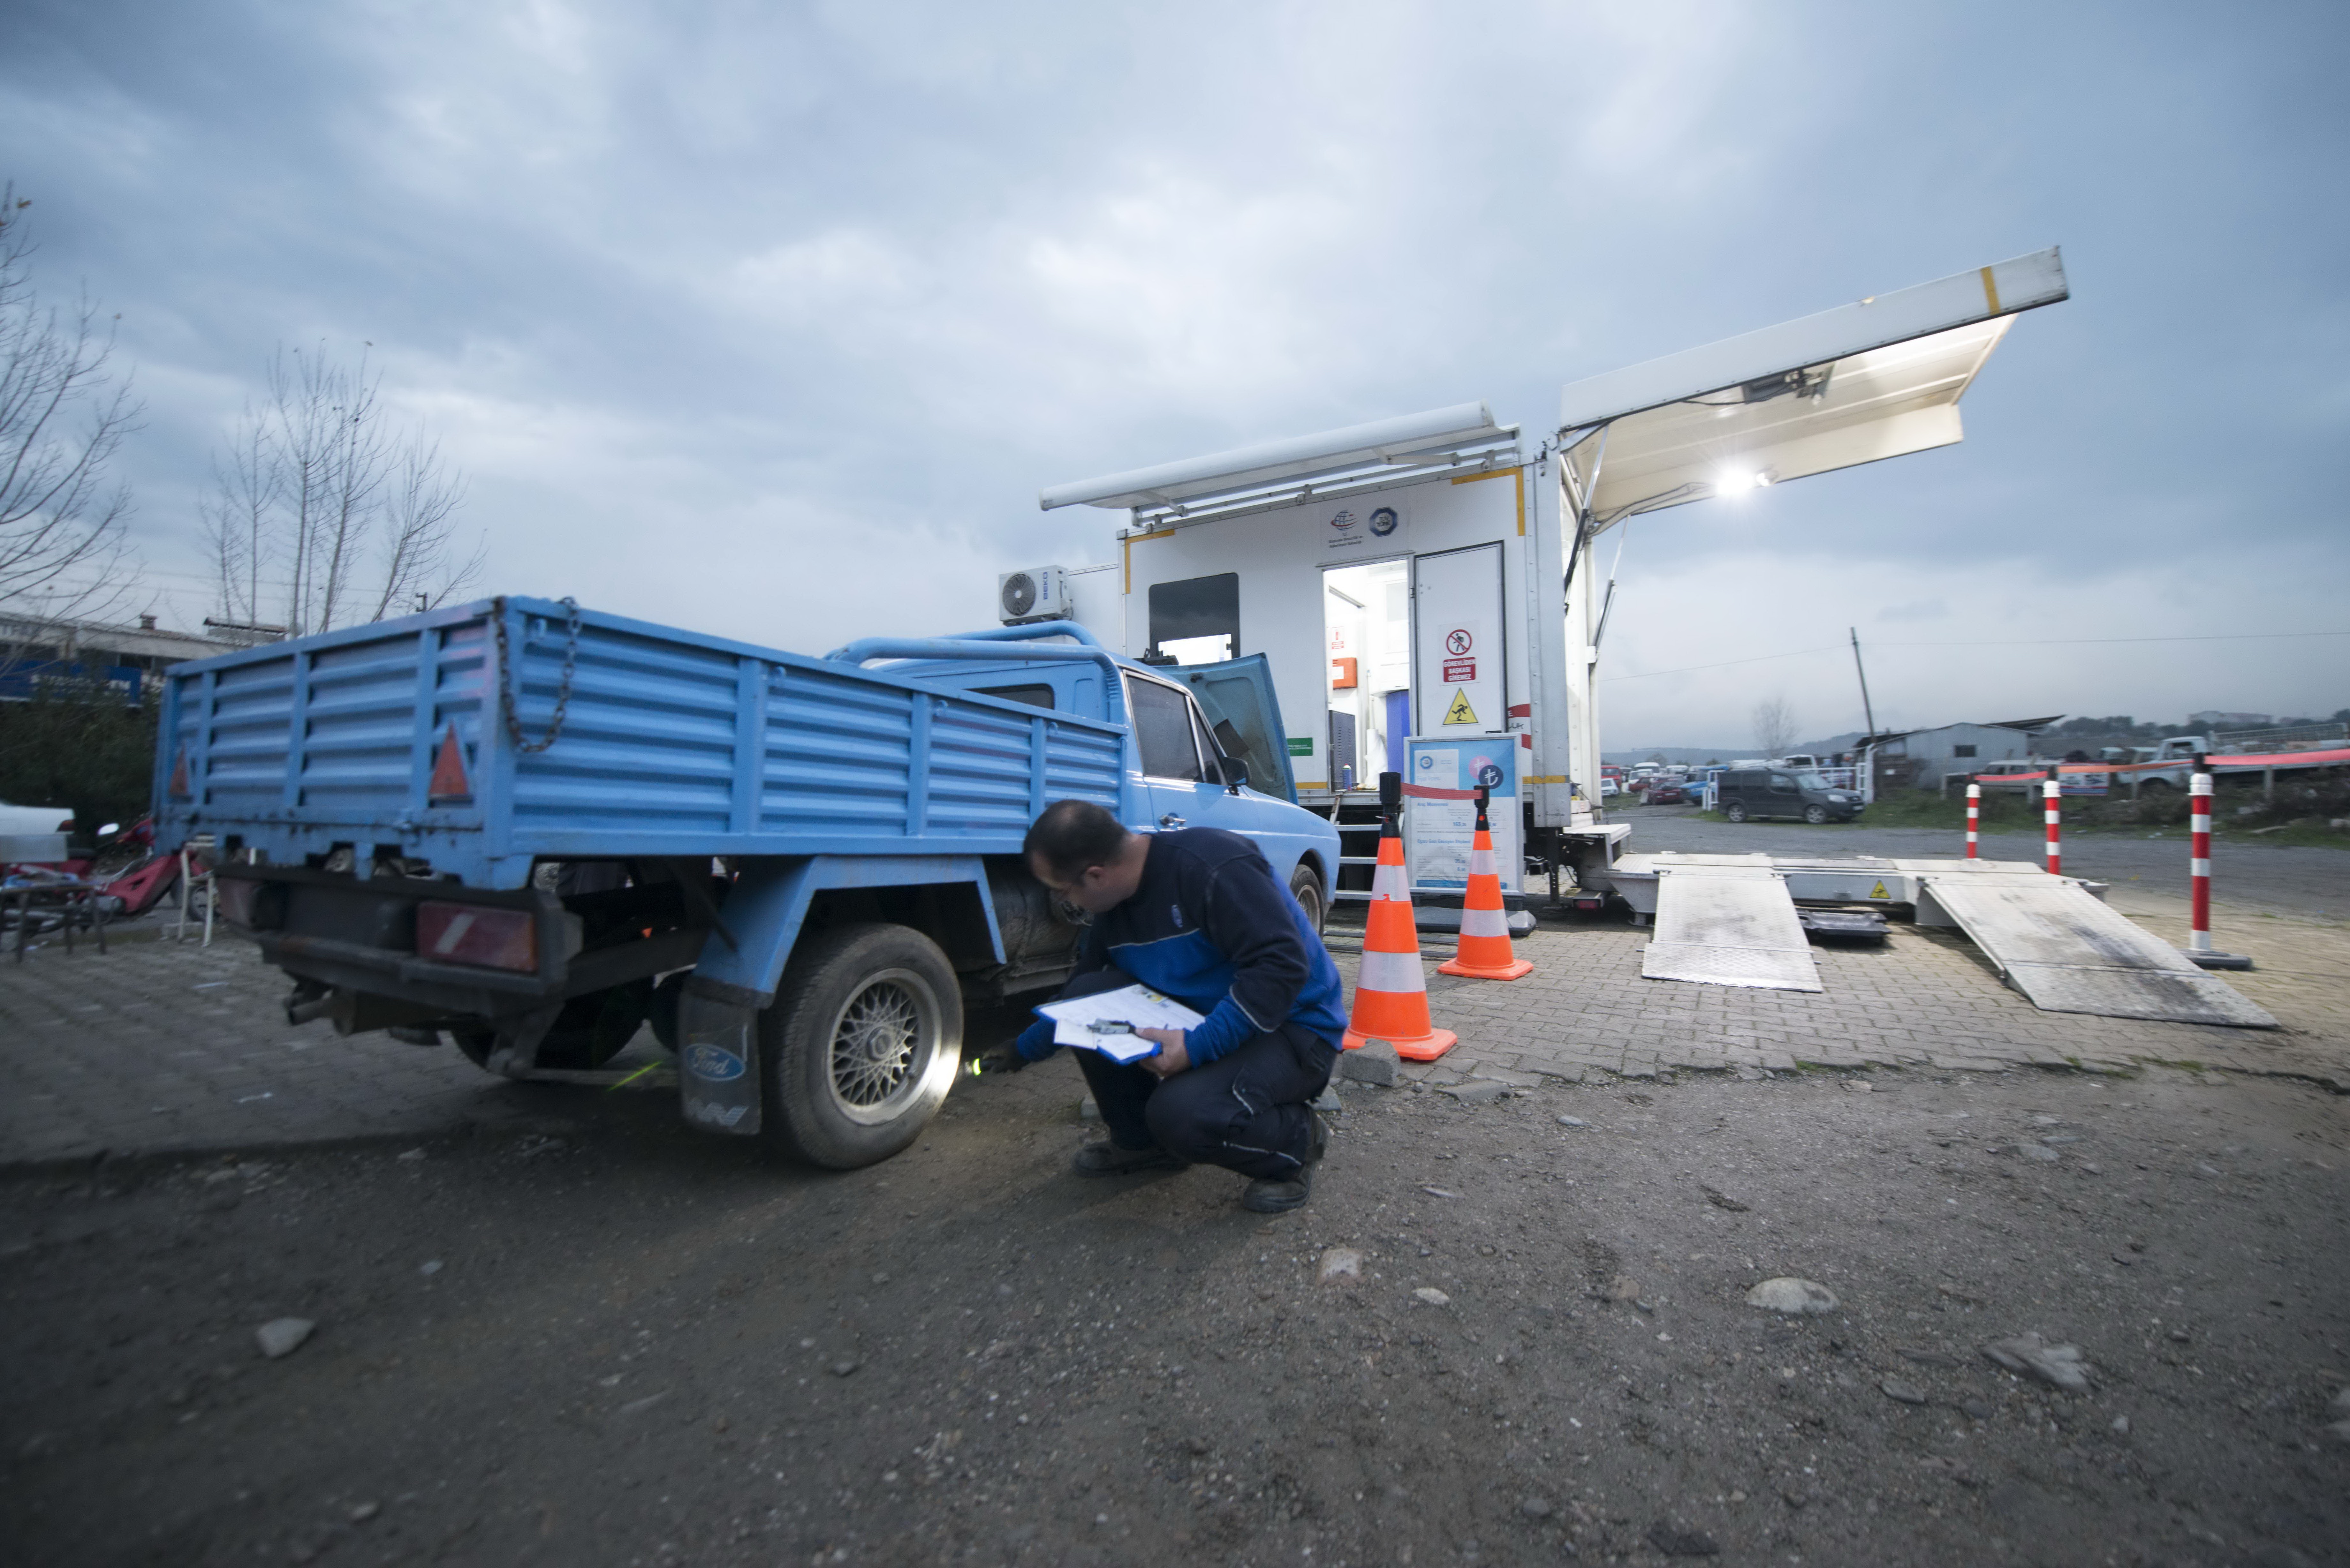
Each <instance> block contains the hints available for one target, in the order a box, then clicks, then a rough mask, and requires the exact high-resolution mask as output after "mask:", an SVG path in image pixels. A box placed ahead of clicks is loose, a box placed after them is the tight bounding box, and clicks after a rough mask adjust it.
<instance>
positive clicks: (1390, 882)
mask: <svg viewBox="0 0 2350 1568" xmlns="http://www.w3.org/2000/svg"><path fill="white" fill-rule="evenodd" d="M1371 897H1372V898H1393V899H1394V900H1396V902H1398V903H1399V904H1401V903H1409V902H1410V900H1411V883H1410V881H1409V874H1408V873H1407V872H1406V871H1405V870H1404V868H1403V867H1400V866H1378V867H1372V869H1371Z"/></svg>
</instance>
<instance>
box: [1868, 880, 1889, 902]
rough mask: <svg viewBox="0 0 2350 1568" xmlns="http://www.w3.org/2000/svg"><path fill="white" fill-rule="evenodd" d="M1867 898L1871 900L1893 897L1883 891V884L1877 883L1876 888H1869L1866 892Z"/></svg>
mask: <svg viewBox="0 0 2350 1568" xmlns="http://www.w3.org/2000/svg"><path fill="white" fill-rule="evenodd" d="M1868 896H1869V897H1870V898H1891V897H1893V895H1892V894H1890V893H1888V892H1887V891H1886V890H1885V884H1884V883H1882V882H1879V883H1878V884H1877V886H1876V887H1874V888H1870V889H1869V890H1868Z"/></svg>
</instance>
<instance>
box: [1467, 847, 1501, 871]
mask: <svg viewBox="0 0 2350 1568" xmlns="http://www.w3.org/2000/svg"><path fill="white" fill-rule="evenodd" d="M1501 874H1502V868H1501V867H1499V866H1496V865H1494V864H1493V852H1492V850H1490V849H1471V851H1470V852H1469V875H1471V877H1499V876H1500V875H1501Z"/></svg>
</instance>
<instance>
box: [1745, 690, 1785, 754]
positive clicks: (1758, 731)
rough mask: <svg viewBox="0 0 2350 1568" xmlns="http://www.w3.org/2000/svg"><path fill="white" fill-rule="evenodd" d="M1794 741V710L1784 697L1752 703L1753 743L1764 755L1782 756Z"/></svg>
mask: <svg viewBox="0 0 2350 1568" xmlns="http://www.w3.org/2000/svg"><path fill="white" fill-rule="evenodd" d="M1794 742H1795V711H1794V709H1792V708H1790V707H1788V706H1787V700H1786V699H1785V698H1784V697H1773V698H1771V699H1770V700H1769V701H1763V702H1757V703H1756V704H1754V744H1755V745H1756V746H1757V747H1759V748H1761V750H1762V753H1763V755H1764V756H1765V757H1783V756H1785V755H1786V754H1787V748H1788V747H1789V746H1791V745H1793V744H1794Z"/></svg>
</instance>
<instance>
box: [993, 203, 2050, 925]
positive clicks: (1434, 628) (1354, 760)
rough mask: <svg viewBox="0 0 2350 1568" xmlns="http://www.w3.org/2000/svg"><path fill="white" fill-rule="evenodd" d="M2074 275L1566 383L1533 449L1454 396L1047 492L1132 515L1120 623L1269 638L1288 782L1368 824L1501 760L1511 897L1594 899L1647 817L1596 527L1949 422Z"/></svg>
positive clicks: (1139, 633) (1965, 285)
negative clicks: (1628, 758) (1618, 692)
mask: <svg viewBox="0 0 2350 1568" xmlns="http://www.w3.org/2000/svg"><path fill="white" fill-rule="evenodd" d="M2065 297H2066V287H2065V282H2064V266H2063V264H2062V261H2061V259H2060V257H2059V255H2058V254H2057V252H2056V251H2055V250H2054V249H2053V248H2052V249H2049V250H2045V251H2042V252H2038V253H2036V254H2031V255H2025V256H2020V257H2017V258H2015V259H2014V260H2012V261H2006V262H2001V263H1998V264H1996V265H1991V266H1986V267H1981V268H1977V269H1975V270H1972V271H1969V272H1963V273H1959V274H1956V275H1952V276H1950V277H1946V278H1943V279H1941V280H1939V282H1935V283H1929V284H1923V285H1920V286H1917V287H1913V288H1908V289H1903V290H1901V291H1899V292H1898V293H1894V294H1887V295H1879V296H1870V297H1868V298H1866V299H1863V300H1860V301H1858V302H1856V303H1854V304H1851V305H1846V306H1839V307H1838V308H1836V309H1834V310H1829V311H1825V312H1823V313H1821V314H1819V315H1816V316H1810V317H1804V318H1802V319H1800V320H1796V321H1793V322H1788V323H1785V324H1783V325H1782V326H1779V327H1770V328H1767V329H1765V330H1763V331H1760V332H1753V333H1749V334H1747V335H1745V336H1744V337H1734V338H1731V339H1729V340H1727V341H1724V342H1721V343H1716V344H1713V345H1711V346H1710V347H1707V348H1696V349H1691V350H1689V351H1688V352H1685V353H1681V354H1676V355H1671V356H1669V357H1667V358H1661V359H1655V360H1650V361H1648V362H1647V363H1645V364H1641V365H1635V366H1633V367H1630V368H1629V369H1623V370H1617V371H1615V372H1613V373H1610V374H1608V375H1604V376H1598V377H1595V378H1592V379H1587V380H1583V381H1577V382H1575V383H1574V384H1572V385H1570V386H1568V387H1567V388H1566V389H1565V393H1564V395H1563V398H1562V400H1561V405H1560V410H1559V415H1558V421H1557V424H1556V426H1555V429H1554V430H1553V431H1552V433H1551V434H1550V435H1549V436H1547V437H1546V438H1544V439H1543V440H1541V441H1539V442H1538V443H1536V444H1534V446H1533V448H1532V450H1531V451H1530V450H1529V449H1528V445H1527V442H1526V441H1525V439H1524V438H1523V437H1522V434H1521V431H1520V427H1518V426H1517V425H1504V424H1501V423H1499V422H1497V421H1495V420H1494V418H1493V416H1492V411H1491V410H1490V409H1489V408H1488V407H1487V406H1486V405H1485V404H1483V403H1482V402H1479V403H1463V404H1460V405H1457V406H1454V407H1451V408H1445V409H1438V410H1430V411H1429V412H1427V413H1422V414H1415V415H1410V416H1407V417H1404V418H1399V419H1394V420H1387V421H1378V422H1375V423H1370V424H1363V425H1356V426H1352V427H1349V428H1347V429H1345V430H1339V431H1329V432H1327V433H1325V434H1322V435H1317V436H1306V437H1301V438H1297V439H1294V440H1289V441H1274V442H1268V443H1266V444H1263V445H1260V446H1254V447H1249V448H1244V449H1243V450H1240V451H1236V452H1221V453H1217V454H1214V455H1212V456H1208V457H1201V458H1193V459H1190V460H1187V461H1184V462H1170V463H1164V464H1161V465H1159V466H1157V467H1152V468H1146V469H1139V470H1135V471H1132V472H1124V473H1115V474H1109V475H1106V476H1104V477H1102V478H1098V479H1093V480H1086V481H1080V482H1077V483H1067V484H1057V485H1054V486H1052V487H1051V488H1049V489H1047V490H1045V492H1044V493H1042V495H1041V496H1040V497H1039V501H1040V504H1042V505H1043V506H1044V507H1045V509H1047V510H1050V509H1053V508H1055V507H1061V506H1072V505H1090V506H1099V507H1106V508H1118V509H1122V510H1124V511H1126V512H1127V514H1128V518H1127V524H1126V525H1125V526H1124V527H1122V528H1120V529H1119V530H1118V535H1117V540H1118V558H1117V560H1116V562H1115V563H1113V566H1114V574H1115V578H1116V592H1115V594H1114V595H1113V594H1111V593H1107V592H1105V591H1104V588H1105V587H1106V586H1107V585H1105V584H1104V583H1103V581H1102V578H1103V577H1104V576H1107V575H1108V574H1102V573H1099V572H1098V569H1088V570H1087V572H1086V573H1085V574H1084V578H1083V581H1084V585H1085V588H1086V590H1087V592H1086V593H1085V595H1084V597H1086V598H1087V599H1088V600H1089V601H1091V602H1090V603H1088V604H1087V605H1085V606H1083V607H1076V608H1075V610H1074V613H1076V615H1077V617H1078V618H1080V619H1083V620H1085V621H1086V622H1087V624H1088V625H1089V626H1091V627H1092V628H1093V629H1094V630H1095V631H1096V632H1097V635H1099V636H1100V637H1102V639H1104V640H1105V641H1106V642H1107V643H1109V644H1110V646H1112V647H1115V648H1118V649H1120V650H1122V651H1124V652H1125V653H1127V654H1128V656H1129V657H1132V658H1136V659H1141V660H1145V661H1149V662H1165V663H1172V664H1178V665H1181V666H1184V667H1185V669H1184V670H1182V671H1180V673H1181V674H1183V675H1185V676H1186V678H1190V677H1191V670H1193V669H1194V668H1196V667H1201V666H1213V665H1215V664H1217V663H1219V662H1220V661H1222V660H1225V659H1232V658H1235V657H1239V656H1243V655H1262V656H1263V658H1264V659H1265V660H1266V661H1267V663H1268V664H1269V666H1270V669H1271V672H1272V677H1273V684H1274V690H1275V692H1276V694H1277V697H1278V701H1279V708H1280V711H1281V712H1283V713H1284V714H1285V715H1287V716H1288V718H1289V724H1288V732H1287V733H1286V735H1284V737H1283V739H1284V742H1285V743H1286V750H1287V752H1288V754H1289V758H1290V761H1291V766H1292V769H1293V772H1294V774H1295V783H1296V798H1297V800H1298V801H1299V803H1300V804H1302V805H1307V806H1309V807H1311V808H1312V809H1314V810H1315V811H1318V812H1321V813H1323V814H1325V815H1330V816H1332V817H1333V818H1334V819H1336V820H1339V821H1341V822H1351V821H1352V820H1353V819H1354V818H1355V817H1357V816H1361V817H1363V818H1365V819H1366V820H1367V817H1368V815H1369V814H1368V813H1367V811H1366V810H1364V809H1363V807H1364V806H1365V805H1366V804H1367V802H1368V801H1369V799H1370V798H1371V797H1370V791H1371V790H1372V788H1373V786H1375V785H1376V783H1377V779H1378V774H1379V773H1381V772H1382V771H1388V770H1393V771H1396V772H1400V773H1402V774H1404V775H1405V779H1406V788H1407V791H1408V792H1409V793H1411V794H1415V795H1417V796H1419V798H1420V799H1421V800H1422V801H1426V802H1451V803H1455V805H1454V806H1453V809H1455V810H1458V809H1459V806H1458V804H1457V803H1459V802H1460V801H1461V799H1463V797H1465V796H1466V795H1468V794H1470V793H1471V792H1472V791H1473V789H1474V787H1475V786H1476V785H1477V784H1480V783H1484V784H1488V785H1489V786H1490V787H1492V789H1493V793H1494V795H1495V798H1496V799H1497V801H1503V802H1508V803H1511V805H1513V806H1514V810H1512V809H1510V806H1508V805H1505V806H1504V808H1503V812H1502V813H1496V814H1495V815H1496V818H1497V820H1496V823H1495V826H1496V827H1497V828H1501V827H1502V826H1503V820H1504V819H1505V817H1504V814H1506V820H1508V821H1510V822H1512V823H1513V825H1514V826H1515V828H1516V830H1517V832H1516V835H1515V837H1516V839H1517V845H1516V847H1517V848H1518V849H1519V850H1520V851H1522V853H1521V854H1517V855H1513V854H1511V853H1509V850H1510V848H1511V846H1510V845H1507V844H1503V843H1500V842H1499V841H1498V840H1497V847H1500V848H1502V849H1503V851H1504V853H1503V855H1502V856H1501V857H1500V858H1501V859H1502V861H1503V872H1504V876H1505V877H1506V878H1507V880H1506V881H1505V884H1504V885H1505V888H1508V889H1509V890H1510V891H1512V892H1513V893H1517V892H1521V891H1522V889H1523V880H1522V877H1521V876H1520V872H1521V867H1533V868H1535V869H1538V870H1543V871H1547V872H1548V874H1549V875H1550V877H1552V879H1553V880H1554V881H1555V879H1556V878H1557V877H1559V876H1560V874H1561V873H1565V875H1567V876H1569V877H1572V878H1573V880H1574V882H1575V885H1576V886H1578V887H1580V888H1585V889H1586V890H1592V891H1601V892H1605V891H1607V890H1609V889H1610V887H1611V884H1610V881H1609V876H1608V873H1609V868H1610V867H1612V866H1613V865H1614V864H1615V863H1616V861H1617V858H1618V857H1619V855H1620V853H1621V852H1622V849H1623V846H1624V843H1625V840H1626V838H1627V836H1628V835H1629V832H1630V826H1629V824H1627V823H1622V822H1610V821H1608V820H1607V815H1606V813H1605V812H1604V810H1603V809H1602V807H1601V780H1600V748H1599V724H1600V720H1599V705H1598V694H1597V689H1596V684H1595V681H1596V671H1597V668H1598V662H1599V649H1600V643H1601V639H1602V634H1603V632H1604V630H1605V628H1606V623H1607V589H1608V587H1612V585H1608V584H1603V583H1602V581H1601V580H1600V576H1599V570H1598V559H1597V558H1598V549H1599V545H1600V543H1601V536H1602V535H1605V534H1606V533H1607V530H1608V529H1610V528H1612V527H1615V526H1617V524H1621V523H1623V522H1624V521H1626V520H1627V519H1628V518H1630V517H1633V516H1636V515H1638V514H1641V513H1644V512H1654V511H1659V510H1662V509H1664V508H1666V507H1670V506H1677V505H1680V504H1684V503H1686V502H1690V501H1700V500H1705V499H1708V498H1710V497H1717V496H1726V495H1732V494H1736V493H1740V492H1742V491H1747V490H1751V489H1752V488H1754V487H1756V486H1761V485H1768V484H1774V483H1783V482H1785V481H1787V480H1791V479H1800V478H1803V477H1804V476H1806V475H1809V474H1814V473H1825V472H1830V471H1832V470H1835V469H1839V468H1846V467H1850V466H1853V465H1854V464H1857V463H1863V462H1876V461H1877V460H1878V459H1881V458H1887V457H1897V456H1900V455H1902V454H1904V453H1907V452H1922V451H1926V450H1929V449H1930V448H1933V447H1939V446H1947V445H1950V444H1951V443H1954V442H1956V441H1959V440H1960V435H1961V429H1960V420H1959V410H1958V403H1959V399H1960V396H1961V395H1962V394H1963V393H1964V392H1965V391H1966V389H1967V388H1968V387H1969V386H1970V384H1971V383H1972V381H1973V379H1974V377H1975V375H1976V373H1977V372H1978V371H1979V370H1980V369H1981V368H1982V365H1983V363H1984V361H1985V359H1986V358H1988V357H1989V355H1990V353H1991V350H1992V348H1995V347H1997V346H1998V343H1999V341H2000V339H2001V338H2002V337H2004V336H2005V334H2006V332H2007V330H2008V327H2010V326H2011V325H2012V321H2013V319H2014V317H2016V316H2017V315H2018V314H2020V313H2021V312H2022V311H2025V310H2030V309H2033V308H2035V307H2037V306H2043V305H2050V304H2054V303H2055V302H2056V301H2059V300H2062V299H2064V298H2065ZM1057 570H1058V569H1057V568H1042V569H1039V570H1038V571H1036V572H1034V573H1028V574H1014V576H1026V577H1030V578H1032V579H1035V580H1051V579H1050V578H1049V577H1048V576H1047V575H1048V574H1052V573H1055V572H1056V571H1057ZM1063 595H1064V597H1061V598H1056V599H1055V601H1054V602H1053V603H1051V604H1047V605H1045V606H1044V607H1042V608H1041V609H1037V610H1031V611H1030V612H1028V613H1035V614H1041V613H1072V606H1073V603H1074V600H1075V598H1076V585H1075V584H1074V583H1070V584H1068V585H1067V586H1066V587H1064V589H1063ZM1112 607H1114V613H1112ZM1004 618H1005V619H1006V620H1017V619H1019V618H1020V616H1019V615H1017V614H1014V611H1013V601H1012V600H1010V599H1007V601H1006V603H1005V605H1004ZM1195 684H1196V681H1195ZM1422 815H1423V816H1425V815H1430V814H1427V813H1422ZM1451 836H1452V835H1451V833H1450V829H1449V826H1444V827H1443V828H1442V829H1441V830H1440V835H1439V837H1440V840H1441V841H1440V842H1438V843H1434V844H1432V845H1430V846H1427V847H1426V848H1425V849H1423V851H1422V853H1420V854H1419V855H1417V856H1416V857H1415V861H1414V871H1413V875H1414V878H1415V880H1416V881H1418V882H1419V884H1420V885H1422V886H1434V887H1438V888H1441V887H1443V886H1445V885H1446V884H1447V883H1448V882H1451V880H1452V878H1451V877H1450V876H1449V875H1448V873H1449V872H1450V871H1451V860H1452V846H1451V842H1450V839H1451ZM1461 837H1463V838H1464V839H1465V834H1463V835H1461ZM1350 847H1352V846H1350ZM1421 847H1422V846H1415V848H1421ZM1367 860H1368V856H1367V852H1366V853H1364V854H1359V855H1357V854H1349V855H1348V856H1347V862H1348V864H1347V872H1348V875H1347V876H1345V877H1342V884H1341V890H1340V893H1339V897H1341V898H1345V897H1347V895H1348V893H1350V892H1352V893H1354V894H1355V895H1356V896H1357V897H1361V896H1364V895H1363V891H1362V890H1363V889H1365V888H1367V886H1368V877H1367ZM1357 861H1360V862H1363V864H1362V865H1360V866H1357V865H1356V864H1355V863H1356V862H1357Z"/></svg>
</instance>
